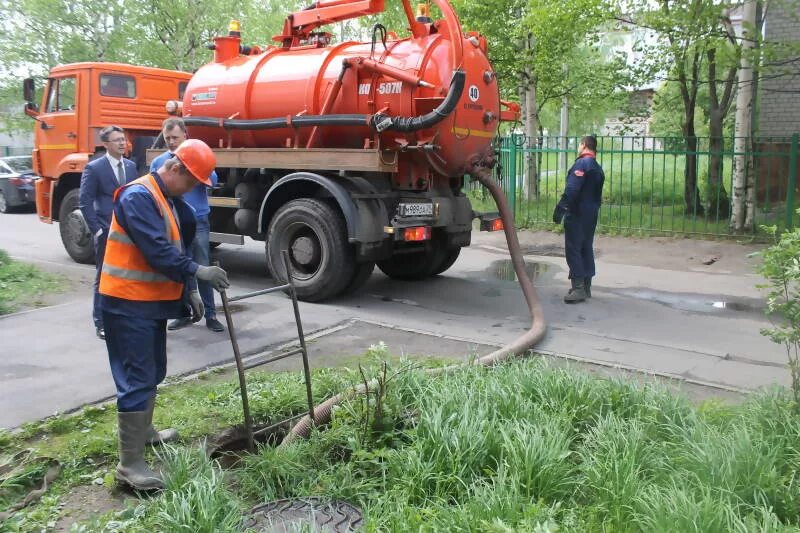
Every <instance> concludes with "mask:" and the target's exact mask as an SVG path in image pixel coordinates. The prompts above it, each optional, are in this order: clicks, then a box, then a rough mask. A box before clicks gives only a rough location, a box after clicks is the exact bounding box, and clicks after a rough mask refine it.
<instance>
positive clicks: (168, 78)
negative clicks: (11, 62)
mask: <svg viewBox="0 0 800 533" xmlns="http://www.w3.org/2000/svg"><path fill="white" fill-rule="evenodd" d="M190 78H191V74H188V73H186V72H177V71H172V70H165V69H158V68H150V67H138V66H133V65H125V64H119V63H73V64H69V65H63V66H58V67H54V68H53V69H52V70H51V71H50V76H49V78H48V80H47V83H46V85H45V87H44V90H43V94H42V101H41V105H39V104H37V103H35V102H34V95H35V93H36V87H35V85H34V80H33V79H32V78H28V79H26V80H25V82H24V85H23V89H24V96H25V101H26V106H25V113H26V114H27V115H28V116H30V117H31V118H33V119H34V120H35V121H36V125H35V134H34V149H33V165H34V170H35V172H36V173H37V174H38V175H39V176H40V179H38V180H37V181H36V211H37V213H38V215H39V219H40V220H41V221H42V222H46V223H52V222H53V221H54V220H55V221H58V222H59V228H60V233H61V239H62V241H63V243H64V247H65V248H66V250H67V252H68V253H69V255H70V256H71V257H72V258H73V259H74V260H76V261H78V262H82V263H91V262H93V261H94V248H93V244H92V238H91V235H90V234H89V230H88V228H87V226H86V223H85V221H84V220H83V215H82V214H81V211H80V209H79V207H78V189H79V187H80V179H81V173H82V172H83V169H84V167H85V166H86V164H87V163H88V162H89V161H90V160H91V159H93V158H94V157H96V156H97V155H99V154H102V153H104V152H103V148H102V143H101V142H100V138H99V136H98V132H99V131H100V130H101V129H102V128H104V127H106V126H110V125H116V126H120V127H122V128H124V129H125V134H126V136H127V139H128V151H127V152H128V154H129V158H130V159H132V160H133V161H134V162H135V163H136V165H137V167H138V168H139V171H140V174H144V173H146V172H147V165H146V161H145V151H146V150H147V149H148V148H149V147H150V146H151V145H152V143H153V141H154V140H155V139H156V138H157V137H158V135H159V133H160V131H161V122H162V120H163V119H164V118H165V117H166V114H165V112H164V106H165V104H166V102H167V101H169V100H175V99H181V98H182V97H183V92H184V90H185V88H186V85H187V83H188V81H189V79H190Z"/></svg>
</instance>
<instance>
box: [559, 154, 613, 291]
mask: <svg viewBox="0 0 800 533" xmlns="http://www.w3.org/2000/svg"><path fill="white" fill-rule="evenodd" d="M605 179H606V177H605V174H604V173H603V168H602V167H601V166H600V164H599V163H598V162H597V159H596V156H595V153H594V152H589V151H587V152H583V153H581V154H580V155H579V156H578V158H577V159H576V160H575V163H574V164H573V165H572V167H571V168H570V169H569V173H568V174H567V186H566V188H565V189H564V194H562V195H561V200H559V202H558V205H557V206H556V212H559V211H560V212H561V213H564V249H565V255H566V256H567V266H569V278H570V279H580V278H584V279H585V278H591V277H593V276H594V275H595V269H594V249H593V245H594V232H595V229H596V228H597V215H598V213H599V211H600V203H601V201H602V196H603V182H604V181H605Z"/></svg>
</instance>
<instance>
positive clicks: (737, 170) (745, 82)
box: [730, 0, 757, 232]
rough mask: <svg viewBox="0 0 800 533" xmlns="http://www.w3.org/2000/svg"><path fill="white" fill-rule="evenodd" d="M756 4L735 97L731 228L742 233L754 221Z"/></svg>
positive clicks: (749, 7)
mask: <svg viewBox="0 0 800 533" xmlns="http://www.w3.org/2000/svg"><path fill="white" fill-rule="evenodd" d="M755 19H756V2H755V0H747V1H746V2H745V4H744V12H743V19H742V27H743V34H742V37H743V39H742V58H741V68H740V69H739V92H738V93H737V95H736V126H735V133H734V146H733V151H734V153H735V154H736V155H734V156H733V212H732V213H731V222H730V227H731V229H732V230H733V231H736V232H739V231H743V230H745V229H748V230H749V229H752V228H753V220H754V218H755V176H753V169H752V166H753V165H752V157H751V156H750V149H749V148H750V144H751V142H749V141H751V138H750V137H749V136H750V133H751V129H750V119H751V116H752V107H753V69H752V66H751V64H750V60H751V57H750V53H751V51H752V49H753V46H754V42H755V39H756V38H757V35H753V28H754V27H755V22H756V20H755Z"/></svg>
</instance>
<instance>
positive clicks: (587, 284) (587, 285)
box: [583, 278, 592, 298]
mask: <svg viewBox="0 0 800 533" xmlns="http://www.w3.org/2000/svg"><path fill="white" fill-rule="evenodd" d="M583 290H584V291H585V292H586V297H587V298H591V297H592V278H583Z"/></svg>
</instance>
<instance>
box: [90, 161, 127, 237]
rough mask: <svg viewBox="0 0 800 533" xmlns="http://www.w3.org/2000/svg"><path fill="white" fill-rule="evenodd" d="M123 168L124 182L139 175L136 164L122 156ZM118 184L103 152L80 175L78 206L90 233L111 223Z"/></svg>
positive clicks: (106, 227) (105, 228) (105, 227)
mask: <svg viewBox="0 0 800 533" xmlns="http://www.w3.org/2000/svg"><path fill="white" fill-rule="evenodd" d="M122 163H123V167H124V169H125V183H129V182H131V181H133V180H135V179H136V178H138V177H139V176H137V175H136V164H135V163H134V162H133V161H130V160H128V159H125V158H124V157H123V158H122ZM119 186H120V184H119V183H118V182H117V178H116V176H115V174H114V170H113V169H112V168H111V162H110V161H109V160H108V158H107V157H106V156H105V154H103V156H101V157H98V158H97V159H94V160H92V161H89V164H87V165H86V168H85V169H84V170H83V174H82V175H81V194H80V207H81V212H82V213H83V218H84V219H85V220H86V224H87V225H88V226H89V231H91V232H92V235H94V234H95V233H97V230H99V229H103V230H108V227H109V226H110V225H111V213H112V212H113V210H114V191H115V190H117V187H119Z"/></svg>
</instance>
